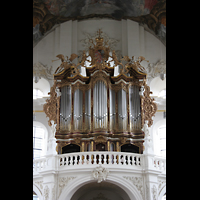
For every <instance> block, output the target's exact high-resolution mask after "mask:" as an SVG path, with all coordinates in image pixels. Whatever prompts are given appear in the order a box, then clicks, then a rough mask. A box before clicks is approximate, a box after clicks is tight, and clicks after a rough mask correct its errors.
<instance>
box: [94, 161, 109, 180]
mask: <svg viewBox="0 0 200 200" xmlns="http://www.w3.org/2000/svg"><path fill="white" fill-rule="evenodd" d="M108 173H109V170H108V169H106V168H104V167H102V166H101V165H100V166H98V167H96V168H95V169H94V170H93V172H92V176H93V178H94V179H96V180H97V183H101V182H102V181H103V180H104V181H105V180H106V178H107V176H108Z"/></svg>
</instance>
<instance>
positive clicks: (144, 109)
mask: <svg viewBox="0 0 200 200" xmlns="http://www.w3.org/2000/svg"><path fill="white" fill-rule="evenodd" d="M143 86H144V93H143V96H142V97H141V116H142V127H143V125H144V122H145V121H146V120H148V127H150V126H151V125H152V124H153V119H152V117H153V116H155V113H156V111H157V104H156V103H155V102H154V101H155V99H154V98H151V97H150V94H152V92H151V91H150V87H149V86H148V85H147V84H146V81H144V84H143Z"/></svg>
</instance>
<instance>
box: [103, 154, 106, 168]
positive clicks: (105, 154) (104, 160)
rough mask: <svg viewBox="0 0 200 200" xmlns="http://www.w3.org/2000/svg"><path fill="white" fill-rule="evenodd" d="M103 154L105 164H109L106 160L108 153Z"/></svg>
mask: <svg viewBox="0 0 200 200" xmlns="http://www.w3.org/2000/svg"><path fill="white" fill-rule="evenodd" d="M103 156H104V159H103V164H104V165H106V164H107V162H106V156H107V155H106V154H103Z"/></svg>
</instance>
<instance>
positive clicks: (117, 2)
mask: <svg viewBox="0 0 200 200" xmlns="http://www.w3.org/2000/svg"><path fill="white" fill-rule="evenodd" d="M94 17H95V18H110V19H115V20H121V19H130V20H133V21H136V22H138V23H140V24H143V25H144V26H146V27H147V28H148V29H149V30H150V31H151V32H152V33H153V34H155V35H156V36H157V37H158V38H159V39H160V40H161V41H162V42H163V43H164V44H165V42H166V0H33V46H35V45H36V44H37V42H38V41H40V40H41V39H42V38H43V37H44V36H45V34H47V33H48V32H50V31H51V30H52V29H53V28H54V27H55V25H56V24H60V23H62V22H65V21H68V20H84V19H89V18H94Z"/></svg>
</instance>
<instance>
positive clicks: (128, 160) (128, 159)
mask: <svg viewBox="0 0 200 200" xmlns="http://www.w3.org/2000/svg"><path fill="white" fill-rule="evenodd" d="M130 157H131V156H130V155H128V156H127V165H131V160H130Z"/></svg>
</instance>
